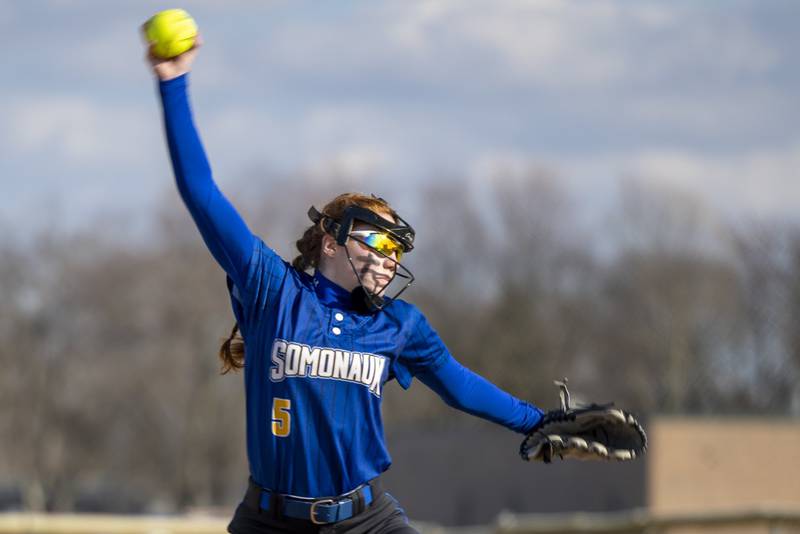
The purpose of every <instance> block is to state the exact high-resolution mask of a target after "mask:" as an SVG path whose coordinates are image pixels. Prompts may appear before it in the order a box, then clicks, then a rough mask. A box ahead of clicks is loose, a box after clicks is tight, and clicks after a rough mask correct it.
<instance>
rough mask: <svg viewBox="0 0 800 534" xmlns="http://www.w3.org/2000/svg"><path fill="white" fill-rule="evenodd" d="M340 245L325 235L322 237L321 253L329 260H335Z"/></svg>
mask: <svg viewBox="0 0 800 534" xmlns="http://www.w3.org/2000/svg"><path fill="white" fill-rule="evenodd" d="M338 248H339V245H338V244H337V243H336V240H335V239H334V238H333V237H331V236H329V235H328V234H325V235H323V236H322V248H321V252H322V254H323V255H324V256H327V257H329V258H333V257H334V256H335V255H336V251H337V250H338Z"/></svg>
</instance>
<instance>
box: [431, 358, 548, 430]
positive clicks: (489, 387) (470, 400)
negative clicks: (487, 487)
mask: <svg viewBox="0 0 800 534" xmlns="http://www.w3.org/2000/svg"><path fill="white" fill-rule="evenodd" d="M417 378H418V379H419V380H420V381H421V382H422V383H423V384H425V385H426V386H428V387H429V388H431V389H432V390H433V391H435V392H436V393H437V394H438V395H439V396H440V397H441V398H442V399H443V400H444V401H445V402H446V403H447V404H449V405H450V406H452V407H453V408H456V409H458V410H461V411H464V412H467V413H469V414H472V415H476V416H478V417H482V418H483V419H487V420H489V421H492V422H495V423H497V424H500V425H503V426H505V427H507V428H510V429H511V430H513V431H515V432H520V433H523V434H524V433H527V432H528V431H529V430H530V429H531V428H533V426H534V425H535V424H536V423H538V422H539V420H540V419H541V418H542V411H541V410H539V409H538V408H536V407H535V406H533V405H532V404H530V403H528V402H525V401H523V400H520V399H518V398H516V397H514V396H513V395H511V394H510V393H507V392H505V391H503V390H502V389H500V388H498V387H497V386H495V385H494V384H492V383H491V382H489V381H488V380H486V379H485V378H483V377H481V376H479V375H477V374H475V373H473V372H472V371H470V370H469V369H467V368H466V367H464V366H463V365H461V364H460V363H458V362H457V361H456V360H455V358H453V357H452V356H449V357H448V358H447V359H446V360H445V361H444V362H442V363H441V364H440V365H439V366H437V367H435V368H432V369H430V370H428V371H425V372H424V373H420V374H419V375H417Z"/></svg>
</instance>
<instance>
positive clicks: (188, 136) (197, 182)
mask: <svg viewBox="0 0 800 534" xmlns="http://www.w3.org/2000/svg"><path fill="white" fill-rule="evenodd" d="M187 81H188V75H187V74H184V75H183V76H180V77H178V78H174V79H172V80H168V81H165V82H159V90H160V92H161V101H162V104H163V108H164V128H165V131H166V135H167V144H168V145H169V154H170V158H171V159H172V168H173V171H174V172H175V181H176V182H177V185H178V191H179V192H180V195H181V198H182V199H183V202H184V203H185V204H186V207H187V208H188V209H189V213H190V214H191V215H192V218H193V219H194V222H195V224H196V225H197V228H198V229H199V230H200V234H201V235H202V236H203V240H204V241H205V243H206V246H208V249H209V250H210V251H211V254H212V255H213V256H214V258H215V259H216V260H217V263H219V264H220V266H222V268H223V269H224V270H225V272H226V273H227V274H228V276H229V277H230V278H231V279H232V280H233V282H234V283H235V284H236V285H237V286H239V287H242V288H243V287H244V286H245V277H246V271H247V265H248V262H249V260H250V258H251V255H252V253H253V247H254V244H255V237H254V236H253V234H252V233H251V232H250V229H249V228H248V227H247V225H246V224H245V222H244V220H242V218H241V217H240V216H239V214H238V213H237V212H236V209H235V208H234V207H233V205H231V203H230V202H229V201H228V200H227V199H226V198H225V197H224V196H223V195H222V193H221V192H220V190H219V189H218V188H217V185H216V184H215V183H214V179H213V177H212V175H211V166H210V165H209V163H208V159H207V158H206V154H205V151H204V150H203V145H202V143H201V141H200V136H199V134H198V133H197V129H196V128H195V125H194V121H193V119H192V112H191V108H190V106H189V97H188V94H187Z"/></svg>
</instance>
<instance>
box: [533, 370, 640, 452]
mask: <svg viewBox="0 0 800 534" xmlns="http://www.w3.org/2000/svg"><path fill="white" fill-rule="evenodd" d="M555 384H556V385H557V386H558V387H559V389H560V391H559V395H560V397H561V409H559V410H553V411H550V412H547V413H545V414H544V415H543V416H542V419H541V421H539V423H538V424H537V425H536V426H535V427H534V428H533V429H532V430H531V431H530V432H529V433H528V435H527V436H526V437H525V439H524V440H523V441H522V444H521V445H520V450H519V453H520V456H522V459H523V460H540V461H542V462H544V463H550V461H551V460H552V459H553V458H556V457H558V458H561V459H562V460H565V459H567V458H576V459H578V460H632V459H634V458H636V457H638V456H641V455H643V454H644V452H645V450H646V449H647V435H646V434H645V432H644V429H643V428H642V425H640V424H639V422H638V421H637V420H636V418H635V417H634V416H633V415H631V414H629V413H627V412H624V411H622V410H619V409H616V408H612V406H613V403H609V404H602V405H601V404H590V405H588V406H578V407H574V408H573V407H571V406H570V405H569V391H568V390H567V379H566V378H565V379H564V380H563V381H556V382H555Z"/></svg>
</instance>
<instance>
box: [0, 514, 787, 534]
mask: <svg viewBox="0 0 800 534" xmlns="http://www.w3.org/2000/svg"><path fill="white" fill-rule="evenodd" d="M228 521H229V520H228V518H217V517H206V516H197V517H192V516H189V517H186V516H184V517H154V516H114V515H98V514H31V513H5V514H0V534H190V533H191V534H223V533H225V532H226V528H227V525H228ZM415 526H416V527H417V528H418V529H419V530H420V531H421V532H423V533H425V534H488V533H496V534H579V533H591V534H597V533H604V534H611V533H618V534H628V533H629V534H634V533H636V534H639V533H643V534H669V533H671V532H676V533H677V532H682V533H683V532H698V533H702V532H711V531H715V532H726V533H728V532H730V533H734V532H739V531H741V532H748V533H753V532H764V533H772V532H781V533H789V532H793V533H800V509H792V510H766V509H757V510H746V511H737V512H720V513H702V514H700V513H698V514H672V515H653V514H651V513H649V512H647V511H645V510H633V511H628V512H621V513H572V514H511V513H503V514H501V515H500V516H499V517H498V518H497V521H496V522H495V523H494V524H492V525H483V526H474V527H459V528H451V527H441V526H436V525H431V524H426V523H415Z"/></svg>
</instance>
